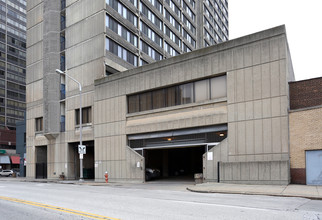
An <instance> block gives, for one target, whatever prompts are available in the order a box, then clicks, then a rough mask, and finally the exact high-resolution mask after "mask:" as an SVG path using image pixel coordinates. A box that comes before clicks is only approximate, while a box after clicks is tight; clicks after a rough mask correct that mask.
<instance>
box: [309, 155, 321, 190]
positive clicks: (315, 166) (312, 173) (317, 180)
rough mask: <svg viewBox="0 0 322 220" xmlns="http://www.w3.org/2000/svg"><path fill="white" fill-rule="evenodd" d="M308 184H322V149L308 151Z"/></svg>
mask: <svg viewBox="0 0 322 220" xmlns="http://www.w3.org/2000/svg"><path fill="white" fill-rule="evenodd" d="M306 184H307V185H322V150H312V151H306Z"/></svg>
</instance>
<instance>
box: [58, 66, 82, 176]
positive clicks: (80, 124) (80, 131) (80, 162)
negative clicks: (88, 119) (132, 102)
mask: <svg viewBox="0 0 322 220" xmlns="http://www.w3.org/2000/svg"><path fill="white" fill-rule="evenodd" d="M56 73H58V74H61V75H65V76H67V77H69V78H70V79H71V80H73V81H74V82H76V83H77V84H78V89H79V145H80V146H83V140H82V131H83V126H82V124H83V122H82V85H81V83H80V82H78V81H77V80H76V79H74V78H73V77H71V76H70V75H68V74H67V73H66V72H63V71H61V70H59V69H56ZM83 156H84V155H83V153H82V152H80V153H79V173H80V175H79V181H84V179H83Z"/></svg>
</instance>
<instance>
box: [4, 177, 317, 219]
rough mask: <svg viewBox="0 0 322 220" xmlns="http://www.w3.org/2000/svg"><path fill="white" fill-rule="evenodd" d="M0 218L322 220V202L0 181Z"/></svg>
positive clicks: (160, 186) (156, 186)
mask: <svg viewBox="0 0 322 220" xmlns="http://www.w3.org/2000/svg"><path fill="white" fill-rule="evenodd" d="M0 213H1V215H0V219H4V220H5V219H185V220H186V219H283V220H285V219H322V201H321V200H310V199H305V198H292V197H273V196H253V195H238V194H234V195H233V194H212V193H193V192H189V191H186V190H185V185H184V184H183V183H170V182H150V183H146V184H113V185H107V186H90V185H75V184H57V183H39V182H19V181H9V180H8V179H6V181H1V180H0Z"/></svg>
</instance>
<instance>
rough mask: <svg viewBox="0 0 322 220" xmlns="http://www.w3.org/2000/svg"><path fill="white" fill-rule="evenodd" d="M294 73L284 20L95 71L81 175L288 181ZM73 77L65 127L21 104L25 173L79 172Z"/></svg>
mask: <svg viewBox="0 0 322 220" xmlns="http://www.w3.org/2000/svg"><path fill="white" fill-rule="evenodd" d="M96 71H102V73H101V74H100V73H98V72H97V73H95V75H97V76H98V75H102V76H103V75H104V72H103V71H104V70H103V68H99V69H96ZM82 77H85V78H86V77H91V74H89V75H88V76H86V75H82ZM82 80H83V81H86V79H82ZM293 80H294V74H293V69H292V62H291V57H290V54H289V48H288V43H287V39H286V32H285V27H284V26H279V27H276V28H272V29H269V30H265V31H262V32H258V33H255V34H252V35H248V36H245V37H241V38H238V39H235V40H230V41H227V42H224V43H221V44H218V45H214V46H210V47H207V48H204V49H199V50H196V51H193V52H190V53H186V54H183V55H179V56H176V57H172V58H169V59H166V60H162V61H159V62H155V63H152V64H149V65H145V66H142V67H139V68H136V69H131V70H127V71H124V72H121V73H115V74H113V75H109V76H105V77H103V78H101V79H98V80H96V81H95V85H93V86H88V87H86V89H85V91H84V94H83V96H82V97H83V98H82V106H83V107H82V110H83V114H82V121H83V126H82V129H83V142H84V144H85V145H86V146H87V149H86V154H85V155H84V169H83V171H84V177H85V178H94V179H95V180H96V181H103V180H104V173H105V172H106V171H107V172H108V173H109V179H110V180H111V181H138V182H143V181H145V169H146V168H155V169H159V170H160V172H161V176H162V177H163V178H172V177H178V176H185V177H190V178H193V175H194V174H195V173H203V177H204V181H219V182H227V183H249V184H287V183H289V182H290V146H289V142H290V140H289V115H288V111H289V87H288V85H289V84H288V82H289V81H293ZM73 83H74V82H72V81H69V82H68V83H67V84H66V98H65V102H66V118H65V120H66V130H65V131H64V132H59V133H57V134H52V135H47V134H44V133H42V132H39V131H41V129H40V130H39V129H38V128H39V127H40V126H41V125H40V124H39V123H42V122H41V121H39V118H41V117H42V115H41V114H40V111H37V112H33V111H32V109H31V108H30V109H29V113H28V114H30V115H33V114H34V113H35V114H37V117H34V116H31V117H29V118H28V119H27V161H28V163H27V177H31V178H35V177H44V174H46V178H48V179H55V178H58V177H59V175H61V174H64V175H65V177H66V178H67V179H75V178H76V179H77V178H79V159H78V158H79V157H78V153H77V145H78V141H79V134H80V132H79V129H80V128H79V120H78V118H79V104H80V103H79V96H78V92H77V89H76V88H75V84H73ZM57 87H59V86H57ZM92 97H94V100H93V99H92ZM28 114H27V115H28ZM37 129H38V130H37ZM38 166H42V167H43V168H45V170H44V171H43V172H42V173H40V168H39V167H38ZM37 167H38V168H37Z"/></svg>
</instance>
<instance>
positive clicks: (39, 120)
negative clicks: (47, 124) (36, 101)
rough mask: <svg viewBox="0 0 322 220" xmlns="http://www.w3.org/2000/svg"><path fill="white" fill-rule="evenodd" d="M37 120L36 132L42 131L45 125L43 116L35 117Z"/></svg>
mask: <svg viewBox="0 0 322 220" xmlns="http://www.w3.org/2000/svg"><path fill="white" fill-rule="evenodd" d="M35 121H36V132H37V133H39V132H42V131H43V130H44V126H43V117H39V118H36V119H35Z"/></svg>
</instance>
